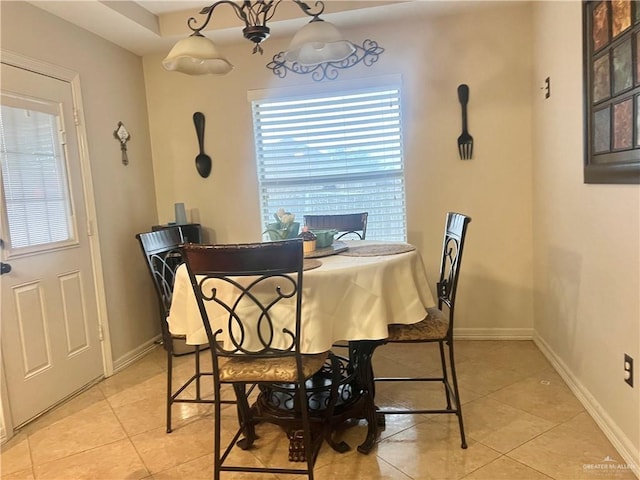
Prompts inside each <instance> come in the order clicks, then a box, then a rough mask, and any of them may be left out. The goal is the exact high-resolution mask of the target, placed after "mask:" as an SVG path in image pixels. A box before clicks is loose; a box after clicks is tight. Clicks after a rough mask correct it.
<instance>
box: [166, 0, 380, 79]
mask: <svg viewBox="0 0 640 480" xmlns="http://www.w3.org/2000/svg"><path fill="white" fill-rule="evenodd" d="M281 1H282V0H254V1H249V0H245V1H243V2H241V3H236V2H233V1H231V0H220V1H218V2H216V3H214V4H213V5H210V6H208V7H205V8H203V9H202V11H201V12H200V15H206V17H205V19H204V21H203V22H202V24H201V25H199V26H198V20H197V19H196V18H194V17H190V18H189V19H188V20H187V26H188V27H189V29H190V30H191V31H192V32H193V33H192V34H191V35H190V36H189V37H187V38H185V39H183V40H180V41H179V42H178V43H176V44H175V45H174V47H173V48H172V49H171V51H170V52H169V55H167V57H166V58H165V59H164V60H163V61H162V65H163V66H164V68H165V69H167V70H172V71H178V72H182V73H186V74H188V75H202V74H214V75H225V74H227V73H229V72H230V71H231V70H232V69H233V65H232V64H231V62H229V60H227V59H226V58H225V57H224V56H223V55H222V54H221V53H220V51H219V50H218V47H216V45H215V44H214V43H213V42H212V41H211V40H209V39H208V38H207V37H205V36H204V35H202V33H201V31H202V30H203V29H204V28H206V26H207V25H208V24H209V21H210V20H211V16H212V15H213V11H214V10H215V9H216V8H217V7H218V6H219V5H222V4H226V5H229V6H230V7H231V8H232V9H233V10H234V12H235V14H236V16H237V17H238V18H239V19H240V20H242V21H243V22H244V25H245V26H244V28H243V29H242V34H243V35H244V38H246V39H247V40H250V41H251V42H253V44H254V47H253V53H254V54H255V53H260V54H262V53H263V49H262V42H263V41H264V40H266V39H267V38H268V37H269V34H270V32H271V29H270V28H269V27H268V26H267V22H269V21H270V20H271V18H272V17H273V16H274V14H275V12H276V9H277V7H278V5H279V4H280V2H281ZM292 1H293V2H294V3H295V4H296V5H297V6H298V7H300V10H302V11H303V12H304V13H305V14H306V15H308V16H309V17H311V21H310V22H309V23H308V24H306V25H305V26H304V27H302V28H301V29H300V30H298V32H297V33H296V34H295V35H294V37H293V39H292V40H291V43H290V45H289V48H288V49H287V50H285V51H283V52H279V53H277V54H276V55H274V57H273V60H272V61H271V62H269V63H268V64H267V68H268V69H270V70H271V71H273V73H274V74H275V75H277V76H278V77H280V78H284V77H285V76H286V75H287V73H288V72H292V73H298V74H303V75H304V74H309V75H311V77H312V78H313V79H314V80H317V81H318V80H324V79H330V80H333V79H335V78H337V77H338V73H339V71H340V70H344V69H346V68H351V67H353V66H355V65H357V64H359V63H362V64H364V65H366V66H371V65H373V64H374V63H375V62H377V61H378V57H379V56H380V54H381V53H382V52H384V48H382V47H380V46H379V45H378V43H377V42H375V41H373V40H368V39H367V40H365V41H364V42H363V43H362V45H357V44H355V43H353V42H350V41H349V40H346V39H344V37H343V36H342V35H341V34H340V32H339V31H338V29H337V28H336V27H335V25H333V24H332V23H329V22H326V21H324V20H322V19H321V18H320V15H322V13H323V12H324V2H321V1H317V2H315V3H314V7H313V9H312V7H310V6H309V5H307V4H306V3H305V2H303V1H301V0H292ZM314 9H315V10H314Z"/></svg>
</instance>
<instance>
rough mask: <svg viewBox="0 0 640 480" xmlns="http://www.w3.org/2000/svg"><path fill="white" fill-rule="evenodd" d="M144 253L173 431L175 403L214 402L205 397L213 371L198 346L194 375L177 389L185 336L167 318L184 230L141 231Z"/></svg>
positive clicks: (195, 352)
mask: <svg viewBox="0 0 640 480" xmlns="http://www.w3.org/2000/svg"><path fill="white" fill-rule="evenodd" d="M136 238H137V239H138V242H139V243H140V247H141V248H142V253H143V254H144V257H145V260H146V263H147V267H148V269H149V274H150V275H151V279H152V280H153V285H154V287H155V291H156V294H157V298H158V304H159V307H160V328H161V331H162V345H163V347H164V349H165V350H166V352H167V402H166V409H167V412H166V413H167V433H171V429H172V426H171V407H172V405H173V404H174V403H213V400H212V399H203V398H202V396H201V378H202V377H203V376H209V377H210V376H211V375H212V372H202V371H201V370H200V351H201V349H202V346H200V345H195V347H194V351H193V355H194V372H193V375H191V377H190V378H189V379H188V380H187V381H186V382H184V383H183V384H182V385H180V386H179V387H178V388H176V389H175V390H174V385H173V357H174V354H175V352H174V341H175V340H184V336H181V335H173V334H172V333H171V332H170V331H169V324H168V323H167V317H168V315H169V309H170V308H171V298H172V295H173V283H174V279H175V275H176V269H177V268H178V266H179V265H180V264H181V263H182V250H181V248H182V245H183V237H182V233H181V231H180V229H178V228H168V229H164V230H158V231H153V232H145V233H139V234H137V235H136ZM192 384H193V385H194V386H195V393H194V394H193V396H189V395H187V393H188V392H185V390H187V388H188V387H189V386H190V385H192Z"/></svg>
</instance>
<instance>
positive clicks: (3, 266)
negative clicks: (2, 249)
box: [0, 262, 11, 275]
mask: <svg viewBox="0 0 640 480" xmlns="http://www.w3.org/2000/svg"><path fill="white" fill-rule="evenodd" d="M10 271H11V265H9V264H8V263H3V262H0V275H4V274H5V273H9V272H10Z"/></svg>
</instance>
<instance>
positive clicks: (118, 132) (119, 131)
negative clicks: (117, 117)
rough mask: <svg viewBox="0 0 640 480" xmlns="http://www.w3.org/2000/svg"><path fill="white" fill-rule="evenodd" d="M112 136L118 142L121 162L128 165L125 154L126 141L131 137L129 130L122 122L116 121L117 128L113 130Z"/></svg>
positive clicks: (127, 158)
mask: <svg viewBox="0 0 640 480" xmlns="http://www.w3.org/2000/svg"><path fill="white" fill-rule="evenodd" d="M113 136H114V137H115V139H116V140H118V141H119V142H120V151H121V152H122V164H123V165H129V157H128V156H127V142H128V141H129V139H130V138H131V135H129V132H128V131H127V129H126V128H125V126H124V125H123V124H122V122H118V128H116V129H115V131H114V132H113Z"/></svg>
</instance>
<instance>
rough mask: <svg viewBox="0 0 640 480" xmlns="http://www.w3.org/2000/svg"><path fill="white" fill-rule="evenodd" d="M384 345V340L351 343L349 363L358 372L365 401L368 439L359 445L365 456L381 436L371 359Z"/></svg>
mask: <svg viewBox="0 0 640 480" xmlns="http://www.w3.org/2000/svg"><path fill="white" fill-rule="evenodd" d="M383 343H384V342H383V341H382V340H358V341H352V342H349V360H350V362H349V363H350V366H351V368H353V369H354V371H355V372H357V378H358V382H359V384H360V388H361V389H362V394H363V397H364V401H365V407H364V417H365V420H366V421H367V437H366V438H365V441H364V442H363V443H361V444H360V445H358V451H359V452H360V453H365V454H366V453H369V452H370V451H371V450H372V449H373V447H374V446H375V443H376V440H377V439H378V436H379V434H380V428H379V427H380V426H381V423H380V420H379V418H378V417H379V416H378V414H377V413H376V410H377V407H376V404H375V394H376V391H375V383H374V381H373V378H374V377H373V366H372V364H371V359H372V357H373V352H374V350H375V349H376V348H377V347H378V346H379V345H382V344H383ZM382 425H384V420H383V421H382Z"/></svg>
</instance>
